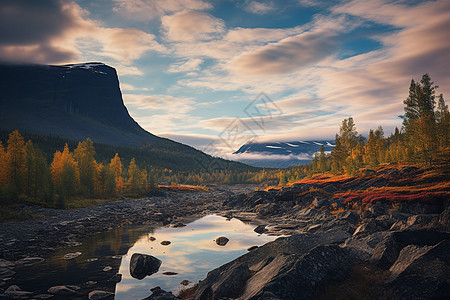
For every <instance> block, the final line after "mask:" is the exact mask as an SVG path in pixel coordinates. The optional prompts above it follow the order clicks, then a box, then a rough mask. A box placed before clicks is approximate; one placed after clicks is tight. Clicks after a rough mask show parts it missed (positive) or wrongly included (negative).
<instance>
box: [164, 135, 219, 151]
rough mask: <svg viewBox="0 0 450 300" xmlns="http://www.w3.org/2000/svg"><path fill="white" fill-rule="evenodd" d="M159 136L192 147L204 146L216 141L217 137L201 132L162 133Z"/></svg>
mask: <svg viewBox="0 0 450 300" xmlns="http://www.w3.org/2000/svg"><path fill="white" fill-rule="evenodd" d="M160 136H161V137H165V138H168V139H171V140H174V141H177V142H180V143H183V144H186V145H189V146H192V147H194V148H197V149H199V148H205V147H207V146H208V145H210V144H211V143H214V142H217V140H218V139H219V138H218V137H214V136H209V135H201V134H176V133H163V134H160Z"/></svg>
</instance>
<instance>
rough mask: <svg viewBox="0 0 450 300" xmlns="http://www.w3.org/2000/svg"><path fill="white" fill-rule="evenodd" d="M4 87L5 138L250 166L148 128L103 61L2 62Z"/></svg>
mask: <svg viewBox="0 0 450 300" xmlns="http://www.w3.org/2000/svg"><path fill="white" fill-rule="evenodd" d="M0 90H1V94H0V130H1V131H2V132H3V134H2V135H3V138H2V139H3V140H5V138H6V137H5V134H4V133H5V132H10V131H12V130H15V129H19V130H20V131H21V132H23V133H28V134H31V135H36V136H46V138H43V140H44V141H47V143H55V142H56V141H58V140H59V141H69V142H71V143H72V144H73V143H74V142H76V141H81V140H85V139H86V138H90V139H92V140H93V141H94V142H95V143H96V145H99V144H103V145H105V147H103V148H104V149H106V150H105V152H108V153H110V152H112V153H113V154H114V151H115V149H121V153H123V152H130V153H135V154H136V155H137V156H139V157H142V159H143V160H145V163H146V164H151V165H158V166H161V167H168V168H172V169H183V170H192V169H201V168H205V166H208V165H215V166H218V165H219V166H226V167H227V168H232V169H233V168H238V169H246V168H248V166H245V165H243V164H240V163H235V162H226V163H225V162H224V160H222V159H216V158H212V157H211V156H209V155H206V154H205V153H203V152H201V151H199V150H196V149H194V148H192V147H190V146H187V145H183V144H180V143H178V142H174V141H172V140H169V139H165V138H160V137H157V136H155V135H153V134H151V133H149V132H147V131H145V130H144V129H143V128H142V127H140V126H139V124H138V123H136V122H135V121H134V120H133V118H131V116H130V115H129V113H128V111H127V109H126V107H125V105H124V104H123V100H122V94H121V91H120V88H119V81H118V77H117V73H116V70H115V69H114V68H112V67H109V66H107V65H105V64H102V63H86V64H76V65H65V66H43V65H13V64H3V65H1V64H0ZM49 136H52V137H53V138H52V137H49ZM54 137H57V139H55V138H54ZM34 140H35V139H33V141H34ZM43 146H45V145H43ZM61 146H62V145H61ZM127 149H128V150H127ZM130 149H132V151H131V150H130ZM53 151H54V150H53ZM136 158H137V157H136ZM212 161H213V162H212ZM218 162H220V163H218Z"/></svg>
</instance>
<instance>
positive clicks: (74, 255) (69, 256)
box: [63, 252, 81, 260]
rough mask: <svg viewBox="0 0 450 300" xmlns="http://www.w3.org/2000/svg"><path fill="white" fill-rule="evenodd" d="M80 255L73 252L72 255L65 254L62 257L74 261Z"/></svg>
mask: <svg viewBox="0 0 450 300" xmlns="http://www.w3.org/2000/svg"><path fill="white" fill-rule="evenodd" d="M80 255H81V252H73V253H67V254H65V255H64V256H63V258H64V259H67V260H70V259H74V258H75V257H78V256H80Z"/></svg>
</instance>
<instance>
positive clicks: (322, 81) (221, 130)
mask: <svg viewBox="0 0 450 300" xmlns="http://www.w3.org/2000/svg"><path fill="white" fill-rule="evenodd" d="M0 28H2V29H0V60H3V61H17V62H33V63H43V64H66V63H79V62H87V61H101V62H104V63H106V64H108V65H111V66H113V67H115V68H116V69H117V71H118V74H119V77H120V82H121V88H122V93H123V98H124V102H125V104H126V106H127V108H128V110H129V112H130V114H131V115H132V116H133V117H134V118H135V119H136V120H137V121H138V122H139V124H141V126H142V127H144V128H145V129H147V130H148V131H150V132H152V133H154V134H157V135H160V136H164V137H168V138H172V139H174V140H177V141H181V142H183V143H186V144H189V145H192V146H194V147H197V148H199V149H203V150H206V151H207V152H210V153H212V154H217V155H222V156H227V155H230V153H231V152H233V151H235V150H237V148H239V146H240V145H241V144H242V143H245V142H246V141H248V139H252V138H253V139H256V140H260V141H296V140H311V139H315V140H319V139H324V138H333V137H334V134H335V133H336V131H337V130H338V129H339V124H340V123H341V121H342V120H343V119H344V118H346V117H349V116H353V117H354V119H355V122H356V125H357V129H358V131H359V132H360V133H362V134H367V132H368V130H369V129H370V128H376V127H377V126H378V125H382V126H383V127H384V128H385V131H386V133H389V132H391V131H392V130H393V128H395V126H399V127H400V126H401V120H400V119H399V118H398V115H400V114H402V113H403V104H402V100H403V99H405V98H406V96H407V93H408V87H409V82H410V80H411V78H416V79H420V77H421V75H422V74H423V73H426V72H429V73H430V74H431V77H432V79H433V80H434V81H435V83H437V84H438V85H440V88H439V89H438V92H439V93H444V96H446V95H448V94H449V92H450V91H449V87H450V66H449V61H450V32H449V29H448V28H450V2H449V1H443V0H438V1H387V0H373V1H363V0H353V1H337V0H336V1H320V0H318V1H314V0H287V1H264V0H259V1H250V0H249V1H237V0H212V1H206V0H138V1H130V0H97V1H88V0H75V1H69V0H41V1H32V0H18V1H17V0H14V1H13V0H4V1H2V3H0ZM261 93H263V94H261ZM246 108H247V109H246ZM255 112H256V113H257V114H259V115H258V116H257V117H255ZM237 118H238V119H237Z"/></svg>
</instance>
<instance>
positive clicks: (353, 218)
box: [337, 211, 361, 225]
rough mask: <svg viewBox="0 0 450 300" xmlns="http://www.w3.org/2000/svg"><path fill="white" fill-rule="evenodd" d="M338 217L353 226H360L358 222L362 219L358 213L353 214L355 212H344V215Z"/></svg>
mask: <svg viewBox="0 0 450 300" xmlns="http://www.w3.org/2000/svg"><path fill="white" fill-rule="evenodd" d="M337 217H338V218H339V219H342V220H345V221H347V222H349V223H350V224H352V225H356V224H358V222H359V221H360V219H361V217H360V215H359V214H358V213H356V212H353V211H345V212H342V213H340V214H338V215H337Z"/></svg>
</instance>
